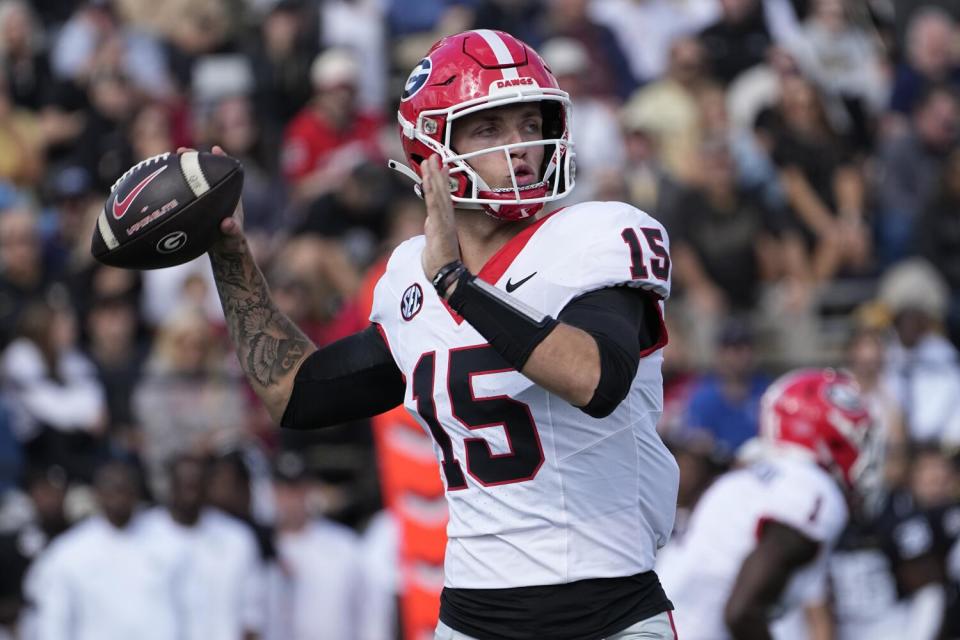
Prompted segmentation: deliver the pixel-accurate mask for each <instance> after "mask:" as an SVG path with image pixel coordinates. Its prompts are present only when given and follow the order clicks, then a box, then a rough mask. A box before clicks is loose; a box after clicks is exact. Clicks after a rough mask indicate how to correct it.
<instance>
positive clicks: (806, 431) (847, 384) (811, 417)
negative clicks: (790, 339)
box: [760, 369, 878, 489]
mask: <svg viewBox="0 0 960 640" xmlns="http://www.w3.org/2000/svg"><path fill="white" fill-rule="evenodd" d="M760 411H761V413H760V436H761V438H762V439H763V440H764V441H766V442H767V443H769V444H772V445H774V446H775V447H779V448H786V449H789V450H792V451H794V452H800V453H802V454H803V455H804V456H806V457H809V458H810V459H812V460H813V461H815V462H816V463H817V464H819V465H820V466H821V467H823V468H825V469H827V470H828V471H830V472H831V473H832V474H833V475H834V476H835V477H836V478H837V479H838V480H840V481H841V482H842V483H843V484H844V485H845V486H846V487H847V488H853V487H857V488H861V489H862V488H864V487H863V485H864V483H865V482H872V480H868V479H867V476H869V475H871V473H870V470H872V469H875V467H876V464H877V462H878V460H877V455H876V451H875V446H874V443H875V442H876V438H874V437H873V434H872V429H871V423H872V420H871V418H870V414H869V413H868V412H867V409H866V407H865V406H864V405H863V402H862V400H861V397H860V388H859V386H858V385H857V383H856V381H855V380H854V379H853V378H852V377H851V376H850V375H849V374H847V373H844V372H842V371H836V370H834V369H804V370H800V371H795V372H792V373H788V374H786V375H784V376H782V377H781V378H779V379H778V380H777V381H776V382H774V383H773V384H772V385H770V388H769V389H768V390H767V391H766V393H764V395H763V398H762V399H761V401H760Z"/></svg>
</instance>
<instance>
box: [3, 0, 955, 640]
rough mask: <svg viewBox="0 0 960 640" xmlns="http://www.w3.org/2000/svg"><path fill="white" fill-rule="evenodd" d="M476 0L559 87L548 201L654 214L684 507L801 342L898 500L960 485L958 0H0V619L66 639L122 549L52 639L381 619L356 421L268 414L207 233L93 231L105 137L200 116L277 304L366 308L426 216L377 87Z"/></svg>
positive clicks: (155, 139)
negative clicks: (568, 158) (109, 246)
mask: <svg viewBox="0 0 960 640" xmlns="http://www.w3.org/2000/svg"><path fill="white" fill-rule="evenodd" d="M469 28H493V29H502V30H505V31H509V32H510V33H513V34H514V35H516V36H518V37H520V38H522V39H524V40H525V41H527V42H528V43H530V44H531V45H532V46H533V47H534V48H536V49H537V50H538V51H540V52H541V53H542V55H543V57H544V58H545V60H546V62H547V64H548V65H549V66H550V67H551V69H552V70H553V71H554V73H555V74H556V76H557V78H558V80H559V83H560V85H561V88H563V89H564V90H566V91H568V92H569V93H570V94H571V96H572V97H573V102H574V112H573V113H574V116H573V138H574V141H575V145H576V147H575V150H576V162H577V175H576V178H577V187H576V189H575V191H574V194H573V196H572V197H571V198H568V199H567V200H566V201H564V202H561V203H559V204H561V205H563V204H569V202H570V201H572V200H573V199H575V200H577V201H584V200H593V199H599V200H621V201H625V202H629V203H631V204H633V205H635V206H637V207H639V208H641V209H644V210H646V211H648V212H650V213H651V214H653V215H654V216H655V217H657V218H658V219H660V220H662V221H663V223H664V224H665V225H666V227H667V229H668V230H669V232H670V236H671V245H672V246H671V249H672V257H673V264H674V273H673V286H674V291H675V294H674V297H673V298H672V299H671V301H670V303H669V306H668V315H667V323H668V328H669V331H670V344H669V345H668V347H667V350H666V361H665V365H664V376H665V411H664V416H663V420H662V424H661V431H662V433H663V435H664V437H665V439H667V440H668V441H669V443H670V444H671V446H672V447H673V448H674V450H675V451H676V454H677V457H678V460H679V461H680V463H681V469H682V476H681V496H680V502H681V504H680V506H681V521H679V522H678V529H682V514H683V513H684V512H685V511H686V510H687V509H689V508H690V507H691V506H692V505H693V504H694V503H695V501H696V498H697V496H698V495H699V494H700V493H701V492H702V491H703V489H704V487H705V486H707V484H709V482H710V480H711V479H712V478H713V477H715V476H716V474H717V473H719V472H720V471H722V470H723V469H725V468H727V467H729V466H730V465H731V464H733V462H734V461H735V460H736V458H737V454H738V452H742V451H743V446H744V445H745V444H747V445H749V442H750V441H751V439H752V438H753V437H754V436H755V435H756V433H757V414H758V399H759V397H760V394H762V392H763V390H764V389H765V387H766V385H767V383H768V381H769V380H770V379H771V378H772V377H773V376H774V375H776V374H777V373H779V372H781V371H783V370H785V369H787V368H789V367H794V366H803V365H814V364H815V365H837V366H846V367H848V368H849V369H850V370H851V371H853V372H854V374H855V375H856V377H857V378H858V379H859V381H860V383H861V385H862V386H863V388H864V389H865V390H866V392H867V394H868V396H869V399H870V403H871V406H872V407H873V409H874V411H875V413H876V416H877V424H878V428H880V429H881V430H882V433H883V434H884V439H885V442H886V448H887V461H888V462H887V469H886V480H887V486H888V489H889V492H890V495H895V496H906V498H905V499H910V500H912V501H913V502H912V504H919V505H920V506H921V507H923V508H927V507H929V508H931V509H933V508H941V507H944V506H945V505H949V504H954V503H956V502H957V501H958V500H960V470H958V458H957V455H956V454H957V451H958V447H960V359H958V352H957V346H958V345H960V217H958V211H960V148H958V146H957V140H958V133H960V129H958V126H960V102H958V100H960V97H958V96H960V2H956V1H955V0H417V1H416V2H408V1H404V0H163V1H162V2H149V1H146V0H31V1H29V2H28V1H26V0H0V563H2V565H3V567H4V571H2V572H0V638H2V637H21V636H22V637H28V636H27V634H28V632H29V633H34V634H36V633H40V635H38V636H36V637H40V638H44V639H56V638H60V637H64V636H62V635H56V634H57V633H61V631H60V630H62V629H63V628H65V626H67V627H68V626H69V625H72V624H77V622H76V616H77V613H76V612H77V610H79V609H83V608H84V607H87V609H84V610H85V611H89V612H96V611H100V610H101V608H103V607H107V606H109V604H110V603H111V598H112V597H114V595H113V594H111V592H110V591H109V588H107V587H104V589H103V590H101V591H98V590H97V584H99V582H98V581H96V580H94V581H91V580H89V579H87V578H83V579H81V577H82V576H87V577H88V576H90V575H98V574H100V573H101V572H103V573H105V574H106V575H104V577H103V581H102V582H103V583H104V584H106V583H108V582H110V580H108V576H109V572H113V571H114V568H113V567H117V568H116V573H117V574H122V575H116V576H113V577H115V578H116V580H118V581H119V582H113V583H111V584H121V585H124V586H123V587H122V592H123V593H126V594H128V595H129V597H130V603H131V604H130V606H129V610H127V609H126V608H125V610H124V612H123V613H124V615H125V616H129V620H126V619H121V620H119V621H117V622H116V624H117V625H119V626H118V627H116V628H115V629H112V630H108V631H104V630H102V629H97V628H95V627H91V628H90V629H85V630H84V632H85V633H87V634H88V635H82V634H81V635H77V636H71V637H83V638H86V637H91V638H92V637H96V638H108V637H124V635H123V632H122V631H117V629H122V628H123V626H122V625H124V624H128V623H130V621H132V620H138V619H140V618H139V616H140V615H141V614H142V615H144V616H146V615H147V613H148V612H149V619H150V620H155V621H156V622H155V624H154V623H151V625H150V628H151V630H152V631H155V632H156V634H157V635H156V637H158V638H161V637H171V636H170V635H169V633H172V632H170V631H169V630H170V629H171V627H170V626H169V625H175V624H183V621H184V620H187V621H189V624H190V625H193V626H191V627H190V629H191V630H190V631H183V633H192V634H193V635H189V636H188V637H191V638H194V637H195V638H218V637H224V638H226V637H230V638H240V637H251V638H252V637H266V638H273V637H276V638H289V639H294V640H296V639H298V638H335V639H337V640H347V639H349V638H361V637H363V638H370V639H371V640H383V639H384V638H388V637H391V635H390V634H391V632H389V631H385V629H389V628H391V625H392V622H391V618H392V615H393V614H392V613H391V611H392V598H393V595H394V592H395V590H396V588H395V584H396V578H395V577H394V576H391V573H390V567H391V555H390V549H391V548H393V547H392V546H391V545H394V546H395V540H392V537H391V536H392V534H391V530H390V523H389V519H388V518H386V519H385V517H384V515H383V513H382V512H381V497H380V487H379V485H378V478H377V471H376V470H377V459H376V454H375V451H374V447H373V438H372V436H371V433H370V429H369V425H368V424H366V423H365V422H359V423H354V424H348V425H343V426H342V427H337V428H333V429H329V430H324V431H319V432H312V433H285V432H280V431H279V430H277V429H275V428H274V426H273V425H272V424H271V422H270V419H269V416H267V414H266V412H265V411H264V410H263V409H262V407H260V406H259V404H258V401H257V400H256V398H255V396H254V395H253V393H252V392H251V390H250V389H249V387H248V386H247V385H246V383H245V382H244V380H243V376H242V372H241V371H240V368H239V365H238V363H237V362H236V360H235V356H234V355H233V349H232V347H231V345H230V344H229V341H228V339H227V337H226V332H225V329H224V325H223V318H222V314H221V312H220V309H219V302H218V300H217V297H216V292H215V289H214V286H213V281H212V275H211V273H210V269H209V264H208V262H207V260H206V258H201V259H199V260H197V261H195V262H193V263H190V264H187V265H183V266H181V267H176V268H172V269H164V270H159V271H150V272H143V273H139V272H132V271H122V270H117V269H113V268H109V267H105V266H102V265H99V264H98V263H95V262H94V261H93V259H92V258H91V256H90V251H89V247H90V238H91V234H92V231H93V229H94V226H95V219H96V216H97V215H98V213H99V211H100V209H101V208H102V206H103V202H104V199H105V197H106V195H107V194H108V192H109V189H110V187H111V185H112V184H113V183H114V181H115V180H116V179H117V178H118V177H119V176H120V175H121V174H122V173H123V172H124V171H125V170H126V169H127V168H128V167H129V166H130V165H132V164H134V163H135V162H138V161H140V160H143V159H145V158H148V157H150V156H153V155H155V154H158V153H163V152H166V151H171V150H174V149H176V148H177V147H178V146H189V147H195V148H200V149H208V148H210V146H212V145H214V144H219V145H221V146H222V147H223V148H224V150H225V151H226V152H227V153H229V154H231V155H233V156H235V157H237V158H239V159H240V160H241V161H242V163H243V166H244V169H245V183H244V191H243V196H242V198H243V204H244V208H245V212H246V225H247V227H248V233H249V235H250V238H251V244H252V246H253V250H254V252H255V256H256V258H257V260H258V262H259V264H260V265H261V267H262V268H263V270H264V272H265V274H266V275H267V278H268V281H269V282H270V285H271V288H272V291H273V294H274V296H275V298H276V301H277V303H278V305H279V306H280V308H281V310H282V311H284V312H285V313H286V314H288V315H289V316H290V317H291V318H293V319H294V320H295V321H296V322H297V323H298V324H299V325H300V326H301V327H302V328H303V329H304V330H305V332H306V333H307V334H308V335H309V336H310V337H311V338H312V339H313V340H314V341H315V342H316V343H317V344H320V345H323V344H328V343H330V342H332V341H334V340H337V339H338V338H340V337H343V336H345V335H348V334H350V333H352V332H354V331H356V330H358V329H361V328H363V327H364V326H365V325H366V323H367V313H368V311H369V308H370V301H371V296H372V288H373V284H374V283H375V282H376V280H377V278H378V277H379V275H380V273H382V271H383V268H384V260H385V258H386V256H387V255H389V252H390V250H391V249H392V248H393V247H394V246H396V245H397V244H398V243H399V242H401V241H403V240H404V239H406V238H408V237H410V236H412V235H415V234H418V233H420V232H421V230H422V221H423V216H424V211H423V208H422V205H421V203H420V201H419V200H418V199H417V198H416V197H415V195H414V194H413V191H412V189H411V188H410V185H409V184H408V183H404V182H403V181H402V180H401V179H399V178H398V177H397V176H395V175H393V174H392V173H391V172H390V171H389V170H388V169H387V167H386V163H385V160H386V159H387V158H402V157H403V156H402V152H401V150H400V148H399V140H398V134H397V130H396V123H395V115H394V114H395V112H396V104H397V99H398V96H399V95H400V93H401V91H402V87H403V84H404V81H405V79H406V76H407V74H408V73H409V71H410V69H412V68H413V67H414V66H415V65H416V63H417V62H418V61H419V59H420V58H421V57H422V56H423V55H424V53H425V52H426V51H427V49H428V48H429V46H430V44H432V43H433V42H434V41H435V40H436V39H437V38H438V37H440V36H442V35H445V34H449V33H455V32H458V31H462V30H465V29H469ZM290 451H296V452H297V456H295V457H287V455H286V452H290ZM931 475H932V476H933V479H932V480H931V477H930V476H931ZM924 487H926V488H927V489H930V488H931V487H933V488H934V489H936V490H935V491H926V492H924ZM138 505H140V508H138ZM148 506H149V508H147V507H148ZM224 514H230V515H229V516H227V515H224ZM953 526H954V527H955V529H956V530H953V533H952V535H953V536H954V539H956V536H957V534H958V533H960V516H958V518H957V522H955V523H954V525H953ZM118 532H125V533H124V535H119V534H118ZM214 539H215V540H216V542H213V540H214ZM231 539H233V540H234V541H235V542H233V543H229V542H228V541H229V540H231ZM158 540H159V541H165V542H163V543H160V544H158V542H157V541H158ZM230 544H232V545H233V547H232V548H231V549H230V550H228V551H223V550H220V551H221V553H222V554H224V557H226V558H228V559H229V562H230V563H233V564H231V565H230V568H224V569H223V570H222V571H220V570H214V569H213V568H212V564H211V561H210V558H211V557H214V556H210V555H209V554H210V553H213V551H211V548H212V547H215V546H216V545H223V546H224V547H227V546H228V545H230ZM944 548H945V549H948V547H946V546H945V547H944ZM85 549H86V550H87V551H85ZM91 549H95V550H96V552H95V553H94V552H93V551H90V550H91ZM938 553H940V551H938ZM204 554H208V555H204ZM941 555H942V556H943V564H944V567H946V566H947V560H946V557H947V551H944V552H943V553H942V554H941ZM953 556H955V558H954V563H955V564H960V549H958V548H956V547H954V549H953ZM118 558H122V560H118ZM117 563H119V565H118V564H117ZM7 567H17V569H16V570H15V571H8V570H7ZM225 567H226V565H225ZM251 567H253V568H251ZM264 567H267V569H264ZM197 576H199V577H197ZM251 576H252V577H251ZM318 576H322V579H321V578H320V577H318ZM184 579H186V580H190V581H192V582H191V584H192V586H191V587H190V588H191V589H192V590H193V591H191V592H190V593H191V594H193V595H192V596H191V597H187V598H186V599H182V598H181V599H178V597H175V596H176V592H177V591H178V590H177V589H175V588H174V590H173V591H172V592H171V591H169V590H170V589H171V588H172V587H171V585H176V584H177V581H178V580H184ZM954 579H956V576H954ZM161 580H162V581H163V582H158V581H161ZM311 580H313V582H311ZM944 580H945V581H946V580H948V576H947V575H946V574H945V576H944ZM72 581H78V582H76V584H74V582H72ZM45 585H53V586H45ZM331 585H346V586H342V587H334V586H331ZM349 585H353V586H349ZM348 586H349V588H348ZM898 587H899V585H898ZM161 592H162V593H161ZM171 594H173V595H171ZM290 594H296V596H295V597H291V595H290ZM180 595H181V596H183V595H184V594H182V593H181V594H180ZM954 597H955V594H954ZM38 598H39V599H41V600H43V599H46V601H45V602H41V603H39V604H43V605H44V606H42V607H40V606H39V605H38V602H37V600H38ZM164 598H165V599H164ZM217 598H221V600H217ZM160 601H162V602H164V603H165V604H164V606H163V607H160V606H154V605H155V603H156V602H160ZM148 602H150V603H152V604H151V605H150V606H149V607H148V606H147V604H146V603H148ZM138 603H140V604H138ZM283 607H287V608H288V609H289V608H291V607H292V609H289V610H285V611H281V610H282V609H283ZM41 609H42V611H43V612H45V613H44V615H39V614H38V613H37V612H38V611H40V610H41ZM200 609H202V611H200ZM837 610H838V611H841V609H840V608H838V609H837ZM358 611H362V612H364V613H363V614H362V615H359V614H357V612H358ZM954 612H956V609H954ZM957 615H958V616H960V614H957ZM358 619H362V620H365V621H368V622H369V625H367V626H369V628H366V627H364V628H360V627H361V626H364V625H359V626H350V625H351V622H350V621H351V620H354V621H356V620H358ZM18 620H19V621H20V623H18ZM84 620H86V621H87V623H89V624H93V625H95V624H96V623H97V622H96V619H93V621H90V620H89V619H84ZM278 620H279V621H280V622H278ZM339 621H342V623H341V622H339ZM104 624H106V623H104ZM278 624H279V625H280V627H278V626H277V625H278ZM283 624H295V626H296V628H291V627H286V628H283ZM341 624H342V625H345V626H338V625H341ZM44 625H46V626H44ZM204 625H212V626H211V627H209V628H217V629H220V630H221V631H220V632H219V633H223V634H224V635H216V634H213V633H212V632H209V631H208V630H205V629H208V627H205V626H204ZM144 626H146V625H144ZM18 627H19V629H20V631H19V632H18V631H17V629H18ZM37 630H41V631H37ZM4 633H6V634H7V636H4ZM18 633H19V634H20V635H17V634H18ZM110 633H120V635H109V634H110ZM244 634H246V635H244ZM138 635H144V634H143V633H138ZM30 637H32V636H30ZM126 637H130V636H126ZM184 637H187V636H184ZM849 637H857V636H856V635H852V636H849Z"/></svg>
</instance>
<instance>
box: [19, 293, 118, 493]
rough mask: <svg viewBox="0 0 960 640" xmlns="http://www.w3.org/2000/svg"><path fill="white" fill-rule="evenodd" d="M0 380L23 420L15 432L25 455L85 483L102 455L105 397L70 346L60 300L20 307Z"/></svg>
mask: <svg viewBox="0 0 960 640" xmlns="http://www.w3.org/2000/svg"><path fill="white" fill-rule="evenodd" d="M0 379H2V380H3V383H4V385H5V386H6V388H7V389H8V390H9V392H10V395H9V397H10V400H11V402H12V404H13V405H14V406H15V407H17V408H18V409H19V410H20V414H21V415H22V416H24V418H25V419H24V420H23V425H22V427H21V433H19V434H18V436H19V437H20V438H21V440H22V441H23V442H24V445H25V450H26V453H27V456H28V458H29V459H30V460H31V461H33V462H36V463H40V464H57V465H60V466H61V467H63V468H64V470H66V472H67V475H68V476H69V477H70V478H80V479H81V480H84V481H85V482H89V481H90V480H91V477H92V474H93V469H94V467H96V465H97V463H98V461H99V459H100V458H101V457H103V455H104V437H105V434H106V427H107V405H106V395H105V393H104V390H103V385H102V384H100V380H99V379H98V378H97V372H96V369H95V368H94V366H93V363H92V362H90V360H88V359H87V357H86V356H84V355H83V354H82V353H80V351H79V350H78V349H77V348H76V323H75V321H74V316H73V311H72V309H71V308H70V307H69V306H67V305H66V304H65V301H63V300H59V298H57V297H55V296H52V297H51V301H46V300H37V301H35V302H32V303H30V304H29V305H28V306H27V307H26V309H25V310H24V312H23V315H22V316H21V317H20V320H19V323H18V329H17V338H16V339H15V340H13V342H11V343H10V345H9V346H8V347H7V348H6V350H5V351H4V352H3V353H2V356H0Z"/></svg>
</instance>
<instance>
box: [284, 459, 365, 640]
mask: <svg viewBox="0 0 960 640" xmlns="http://www.w3.org/2000/svg"><path fill="white" fill-rule="evenodd" d="M314 491H315V489H314V484H313V483H312V482H311V480H310V478H309V477H308V476H307V469H306V466H305V464H304V462H303V459H302V458H300V457H299V456H297V455H295V454H283V455H281V456H280V457H279V458H278V460H277V465H276V471H275V473H274V493H275V495H276V501H277V552H278V557H279V564H280V566H281V567H282V571H280V572H278V573H277V574H275V575H274V580H272V581H271V585H270V591H271V593H270V595H269V599H270V601H271V606H272V607H276V610H277V611H278V615H277V616H276V618H275V620H274V621H273V622H274V623H275V624H274V626H273V628H271V629H270V632H269V633H268V634H267V636H266V637H267V638H268V640H274V639H275V640H356V639H357V638H359V637H360V636H359V628H360V622H361V620H362V619H363V612H364V590H363V583H362V580H363V570H362V567H361V558H360V544H359V539H358V537H357V535H356V533H354V532H353V531H351V530H350V529H348V528H347V527H344V526H343V525H340V524H337V523H335V522H331V521H328V520H325V519H322V518H317V517H315V514H313V513H311V509H310V502H311V501H310V496H311V493H313V492H314Z"/></svg>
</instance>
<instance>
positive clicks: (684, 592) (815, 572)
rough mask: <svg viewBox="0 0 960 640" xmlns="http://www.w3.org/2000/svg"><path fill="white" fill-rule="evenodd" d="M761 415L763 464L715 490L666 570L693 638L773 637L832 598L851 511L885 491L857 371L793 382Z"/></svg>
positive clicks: (785, 383) (780, 385)
mask: <svg viewBox="0 0 960 640" xmlns="http://www.w3.org/2000/svg"><path fill="white" fill-rule="evenodd" d="M760 410H761V415H760V444H759V447H760V455H759V456H758V460H757V461H755V462H754V463H753V464H752V465H749V466H747V467H745V468H742V469H739V470H735V471H732V472H730V473H728V474H726V475H724V476H722V477H721V478H720V479H719V480H717V481H716V482H715V483H714V485H713V486H711V487H710V489H708V490H707V492H706V493H705V494H704V495H703V497H702V498H701V499H700V501H699V502H698V503H697V506H696V508H695V509H694V512H693V514H692V516H691V518H690V525H689V528H688V529H687V532H686V533H685V535H684V537H683V539H682V540H680V541H675V542H674V543H672V544H674V545H676V548H675V549H673V552H672V553H671V554H670V555H669V561H665V562H664V563H663V564H662V565H661V566H660V567H659V568H660V571H661V574H662V575H663V581H664V585H665V586H666V587H667V588H668V589H670V591H671V596H672V597H673V599H674V602H675V603H676V604H677V628H678V630H679V634H680V637H681V638H684V640H700V639H707V638H709V639H711V640H717V639H724V638H737V639H738V640H739V639H752V638H770V637H771V635H770V628H769V623H770V622H771V621H772V620H773V619H775V618H777V617H778V616H779V615H781V614H783V613H784V612H786V611H787V610H790V609H792V608H797V607H800V606H802V605H803V604H805V603H809V602H817V601H820V599H822V598H825V596H826V594H825V593H824V590H825V588H826V579H827V556H828V554H829V553H830V551H831V550H832V549H833V547H834V546H835V545H836V543H837V540H838V539H839V537H840V534H841V533H842V532H843V529H844V526H845V525H846V523H847V517H848V502H850V501H851V500H854V501H861V500H865V499H869V498H870V497H871V495H870V494H871V493H872V492H873V490H874V489H875V488H877V487H878V486H879V483H880V477H879V468H880V462H881V461H880V456H879V455H878V452H877V451H876V445H875V442H876V440H875V438H874V437H873V434H872V429H871V418H870V415H869V414H868V412H867V410H866V409H865V408H864V405H863V404H862V402H861V398H860V391H859V388H858V387H857V385H856V382H855V381H854V380H853V378H852V377H850V376H849V375H848V374H846V373H843V372H839V371H835V370H833V369H806V370H800V371H795V372H792V373H789V374H787V375H785V376H783V377H781V378H780V379H779V380H777V381H776V382H774V383H773V385H771V386H770V388H769V389H768V390H767V391H766V393H765V394H764V396H763V398H762V400H761V408H760Z"/></svg>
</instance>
